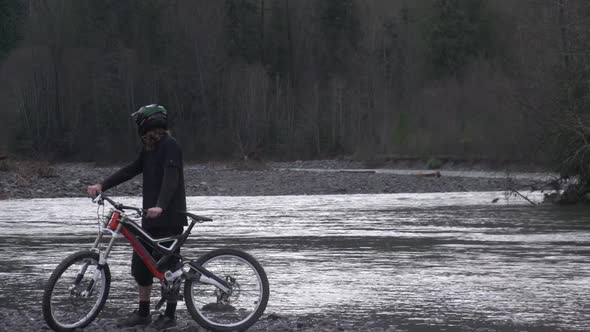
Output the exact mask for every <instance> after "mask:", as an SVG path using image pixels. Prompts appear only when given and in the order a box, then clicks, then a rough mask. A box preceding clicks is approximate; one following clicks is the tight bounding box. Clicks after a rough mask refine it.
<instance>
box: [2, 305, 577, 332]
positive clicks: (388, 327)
mask: <svg viewBox="0 0 590 332" xmlns="http://www.w3.org/2000/svg"><path fill="white" fill-rule="evenodd" d="M152 316H153V317H154V319H155V317H156V314H152ZM178 316H179V318H178V322H177V326H176V327H172V328H169V329H166V331H167V332H206V331H208V330H206V329H204V328H203V327H201V326H199V325H198V324H197V323H196V322H195V321H193V320H192V319H190V316H189V315H188V313H187V312H179V313H178ZM119 318H120V317H119ZM119 318H114V317H110V315H108V314H105V313H104V312H103V313H101V315H100V316H99V318H97V319H96V320H95V321H94V322H92V323H91V324H90V325H89V326H88V327H86V328H85V329H84V331H87V332H107V331H108V332H124V331H127V332H129V331H134V332H156V331H158V330H156V329H155V328H153V327H151V326H147V327H137V328H126V329H120V328H117V327H116V323H117V320H118V319H119ZM0 322H2V324H0V332H9V331H10V332H25V331H26V332H30V331H51V330H50V329H49V327H48V326H47V325H46V324H45V322H44V320H43V318H42V317H41V314H40V313H34V312H19V311H16V310H0ZM248 331H250V332H355V331H363V332H438V331H445V332H516V331H518V332H549V331H560V332H565V331H566V330H563V329H559V328H555V327H553V326H551V325H547V326H544V325H527V324H514V323H511V322H506V323H504V324H502V323H490V322H485V321H481V322H476V321H474V322H454V323H451V324H448V325H445V324H441V323H438V324H432V325H431V324H430V323H428V322H419V321H404V320H403V319H401V320H397V319H383V318H379V317H362V318H358V319H356V320H354V321H352V320H351V319H350V317H343V316H342V315H330V314H326V315H302V316H282V315H278V314H276V313H271V314H265V315H263V316H262V318H261V319H260V320H259V321H258V322H256V323H255V324H254V325H253V326H252V327H251V328H249V329H248Z"/></svg>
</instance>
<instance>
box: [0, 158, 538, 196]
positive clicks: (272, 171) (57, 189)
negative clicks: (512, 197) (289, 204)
mask: <svg viewBox="0 0 590 332" xmlns="http://www.w3.org/2000/svg"><path fill="white" fill-rule="evenodd" d="M118 168H119V166H96V165H94V164H92V163H75V164H47V163H31V162H11V163H6V162H5V163H4V166H2V165H0V199H19V198H54V197H82V196H85V188H86V186H87V185H90V184H94V183H96V182H98V181H101V180H102V179H104V178H105V177H107V176H108V175H109V174H112V173H113V172H114V171H116V170H117V169H118ZM362 168H363V165H362V164H361V163H357V162H350V161H335V160H328V161H312V162H290V163H266V164H261V163H250V164H244V163H205V164H187V165H186V167H185V183H186V191H187V195H190V196H209V195H210V196H218V195H222V196H260V195H324V194H325V195H328V194H378V193H421V192H461V191H498V190H500V191H501V190H507V189H508V188H515V189H519V190H520V189H523V190H524V189H529V188H531V187H534V186H535V185H536V184H538V180H534V179H526V178H524V179H523V178H510V177H509V176H508V175H507V176H506V177H504V178H502V177H497V178H485V177H462V176H440V173H437V172H436V171H430V170H417V171H411V172H409V173H408V174H404V175H400V174H388V173H380V172H375V171H371V170H367V171H363V170H362ZM301 169H314V171H301ZM322 169H325V170H331V171H330V172H322V171H321V170H322ZM336 169H338V171H335V170H336ZM347 170H351V171H347ZM141 184H142V183H141V177H140V176H139V177H136V178H134V179H132V180H130V181H128V182H127V183H125V184H122V185H120V186H118V187H117V188H115V189H112V190H111V192H112V194H113V195H119V196H123V195H131V196H136V195H137V196H139V195H141Z"/></svg>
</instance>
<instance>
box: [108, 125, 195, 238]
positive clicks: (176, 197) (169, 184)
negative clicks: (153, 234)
mask: <svg viewBox="0 0 590 332" xmlns="http://www.w3.org/2000/svg"><path fill="white" fill-rule="evenodd" d="M140 173H143V208H144V209H149V208H152V207H160V208H162V209H163V213H162V215H161V216H159V217H158V218H155V219H146V218H144V220H143V221H142V227H143V228H144V229H146V230H148V231H149V230H178V231H180V232H182V226H186V225H187V222H186V217H185V216H183V215H181V214H179V213H178V211H186V194H185V189H184V169H183V163H182V151H181V149H180V146H179V145H178V143H177V142H176V140H175V139H174V138H173V137H171V136H169V135H166V136H164V137H162V139H161V140H160V142H158V143H157V145H156V147H155V149H154V150H151V151H147V150H145V149H143V150H142V151H141V152H140V154H139V156H138V157H137V159H136V160H135V161H133V162H132V163H131V164H129V165H127V166H125V167H123V168H121V169H120V170H119V171H117V172H116V173H115V174H113V175H111V176H110V177H108V178H107V179H105V180H104V181H103V182H102V190H104V191H106V190H108V189H110V188H112V187H115V186H117V185H119V184H121V183H123V182H125V181H127V180H130V179H131V178H133V177H134V176H136V175H138V174H140Z"/></svg>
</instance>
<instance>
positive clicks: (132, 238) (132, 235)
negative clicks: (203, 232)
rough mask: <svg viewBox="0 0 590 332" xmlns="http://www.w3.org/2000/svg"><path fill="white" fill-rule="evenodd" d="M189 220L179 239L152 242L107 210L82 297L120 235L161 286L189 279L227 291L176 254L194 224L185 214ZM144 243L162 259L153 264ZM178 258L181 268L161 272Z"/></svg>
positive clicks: (118, 214) (122, 217)
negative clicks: (105, 241)
mask: <svg viewBox="0 0 590 332" xmlns="http://www.w3.org/2000/svg"><path fill="white" fill-rule="evenodd" d="M187 216H189V217H190V218H191V219H192V222H191V223H190V225H189V226H188V228H187V229H186V230H185V231H184V232H183V233H182V234H181V235H179V236H172V237H165V238H160V239H154V238H152V237H151V236H150V235H148V234H147V233H146V232H145V231H144V230H143V229H142V228H141V227H140V226H139V225H137V223H135V222H134V221H133V220H131V219H129V218H128V217H127V216H126V215H125V214H124V213H123V211H122V209H114V210H111V212H110V213H109V215H108V217H107V218H106V219H105V221H100V222H99V227H100V229H99V233H98V235H97V237H96V240H95V241H94V244H93V245H92V249H91V250H94V251H98V252H99V262H98V266H97V269H96V270H95V272H94V276H93V280H92V281H91V282H90V283H89V285H88V287H87V289H86V291H84V294H83V296H88V295H90V294H92V291H93V289H94V284H95V283H96V282H97V281H98V278H99V273H100V270H101V269H102V268H104V266H105V265H106V264H107V258H108V256H109V254H110V252H111V250H112V248H113V245H114V243H115V240H116V239H117V238H120V237H121V236H123V237H125V239H127V241H129V243H130V244H131V246H132V247H133V250H135V252H137V254H138V255H139V257H140V258H141V260H142V261H143V262H144V263H145V265H146V266H147V267H148V269H149V270H150V271H151V272H152V274H153V275H154V277H156V278H158V279H159V280H160V281H161V282H163V284H165V285H169V284H172V283H173V282H175V281H177V280H178V279H179V278H185V279H187V278H191V279H195V280H197V281H199V282H201V283H206V284H211V285H214V286H216V287H217V288H219V289H220V290H221V291H222V292H224V293H229V292H231V286H230V285H229V284H228V283H227V282H226V281H225V280H223V279H221V278H219V277H217V276H216V275H214V274H213V273H211V272H209V271H208V270H207V269H205V268H204V267H202V266H201V265H199V264H197V263H196V262H192V261H190V262H184V261H183V260H182V256H180V254H178V253H177V250H178V249H179V248H180V247H182V245H183V244H184V242H185V241H186V239H187V238H188V236H189V234H190V232H191V230H192V228H193V227H194V226H195V224H196V223H197V219H195V218H194V217H195V216H193V215H190V214H187ZM104 235H110V236H111V238H110V241H109V243H108V245H107V247H106V249H105V250H104V251H102V250H100V244H101V240H102V239H103V236H104ZM142 242H143V243H147V244H148V246H149V247H150V248H152V249H154V250H156V251H157V252H158V253H160V254H161V255H162V258H160V259H159V260H157V261H156V259H155V258H154V256H153V255H152V254H151V252H150V250H147V249H146V247H145V246H144V245H143V244H142ZM165 242H172V244H171V245H170V246H169V247H166V246H164V245H162V243H165ZM174 256H176V257H178V258H180V263H181V267H180V268H177V269H176V270H175V271H170V270H167V271H163V270H162V269H161V267H162V266H164V265H165V263H166V262H167V261H168V260H169V259H170V258H172V257H174ZM86 269H87V265H83V266H82V267H81V269H80V271H79V272H78V276H77V278H76V282H75V284H78V283H79V280H81V279H82V277H83V275H84V273H85V272H86Z"/></svg>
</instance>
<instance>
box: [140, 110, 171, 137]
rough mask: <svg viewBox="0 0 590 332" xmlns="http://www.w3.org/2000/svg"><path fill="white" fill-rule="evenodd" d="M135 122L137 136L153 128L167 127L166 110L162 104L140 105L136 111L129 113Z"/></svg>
mask: <svg viewBox="0 0 590 332" xmlns="http://www.w3.org/2000/svg"><path fill="white" fill-rule="evenodd" d="M131 116H132V117H133V118H134V119H135V123H136V124H137V133H138V134H139V136H143V135H145V133H146V132H147V131H148V130H150V129H154V128H163V129H168V111H167V110H166V109H165V108H164V106H160V105H157V104H152V105H146V106H142V107H140V108H139V110H137V112H135V113H133V114H131Z"/></svg>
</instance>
